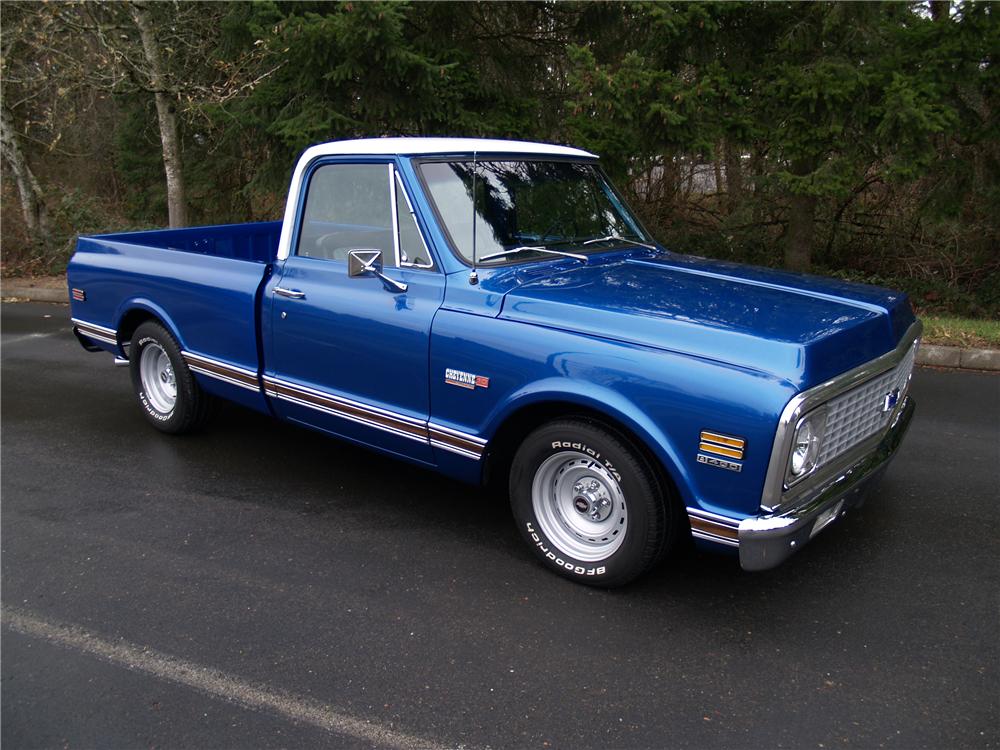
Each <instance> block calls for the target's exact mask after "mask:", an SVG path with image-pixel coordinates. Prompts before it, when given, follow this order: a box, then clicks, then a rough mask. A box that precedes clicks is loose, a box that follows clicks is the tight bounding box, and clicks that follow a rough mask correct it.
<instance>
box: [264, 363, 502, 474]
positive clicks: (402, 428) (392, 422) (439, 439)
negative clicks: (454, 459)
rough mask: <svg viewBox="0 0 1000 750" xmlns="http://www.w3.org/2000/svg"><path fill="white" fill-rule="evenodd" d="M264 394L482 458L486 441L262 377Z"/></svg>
mask: <svg viewBox="0 0 1000 750" xmlns="http://www.w3.org/2000/svg"><path fill="white" fill-rule="evenodd" d="M264 392H265V393H266V394H267V395H268V396H270V397H272V398H277V399H281V400H282V401H287V402H289V403H293V404H297V405H299V406H304V407H306V408H309V409H315V410H316V411H321V412H323V413H324V414H330V415H332V416H335V417H340V418H342V419H347V420H349V421H351V422H356V423H358V424H363V425H365V426H367V427H374V428H375V429H378V430H382V431H384V432H388V433H391V434H393V435H398V436H399V437H404V438H408V439H410V440H415V441H417V442H420V443H429V444H430V445H432V446H434V447H435V448H440V449H441V450H446V451H449V452H451V453H455V454H456V455H459V456H462V457H464V458H470V459H473V460H475V461H478V460H479V459H480V458H482V455H483V451H484V449H485V447H486V440H484V439H483V438H480V437H477V436H476V435H470V434H468V433H465V432H459V431H458V430H453V429H451V428H448V427H442V426H440V425H433V424H430V423H429V422H426V421H424V420H419V419H414V418H413V417H408V416H406V415H405V414H397V413H395V412H391V411H388V410H386V409H380V408H378V407H375V406H369V405H368V404H363V403H361V402H359V401H354V400H352V399H348V398H343V397H342V396H334V395H333V394H330V393H324V392H322V391H318V390H315V389H313V388H308V387H306V386H302V385H298V384H297V383H290V382H288V381H286V380H280V379H278V378H274V377H271V376H268V375H265V376H264Z"/></svg>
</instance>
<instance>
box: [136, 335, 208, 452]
mask: <svg viewBox="0 0 1000 750" xmlns="http://www.w3.org/2000/svg"><path fill="white" fill-rule="evenodd" d="M129 370H130V372H131V375H132V387H133V388H134V389H135V395H136V398H137V399H138V401H139V406H140V407H141V408H142V413H143V414H144V415H145V417H146V419H147V421H149V423H150V424H152V425H153V426H154V427H155V428H156V429H158V430H160V431H162V432H169V433H172V434H180V433H183V432H191V431H192V430H196V429H198V428H199V427H201V426H202V425H203V424H204V423H205V421H206V420H207V419H208V417H209V412H210V410H211V406H212V397H211V396H209V395H208V394H207V393H205V392H204V391H202V390H201V388H200V387H199V386H198V383H197V381H195V379H194V375H192V374H191V370H190V369H188V366H187V363H186V362H185V361H184V357H183V356H182V355H181V348H180V346H179V345H178V344H177V342H176V341H175V340H174V337H173V336H171V335H170V332H169V331H167V329H166V328H164V327H163V326H161V325H160V324H159V323H155V322H153V321H149V322H146V323H143V324H142V325H140V326H139V327H138V328H137V329H136V331H135V334H134V335H133V336H132V343H131V344H130V345H129Z"/></svg>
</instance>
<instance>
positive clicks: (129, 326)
mask: <svg viewBox="0 0 1000 750" xmlns="http://www.w3.org/2000/svg"><path fill="white" fill-rule="evenodd" d="M147 320H155V321H156V322H160V320H159V318H157V317H156V316H155V315H154V314H153V313H151V312H150V311H149V310H129V311H128V312H127V313H125V315H124V316H123V317H122V320H121V323H119V325H118V341H119V342H121V345H122V349H124V350H125V353H126V354H127V353H128V345H129V342H130V341H131V340H132V334H134V333H135V329H136V328H138V327H139V326H141V325H142V324H143V323H145V322H146V321H147Z"/></svg>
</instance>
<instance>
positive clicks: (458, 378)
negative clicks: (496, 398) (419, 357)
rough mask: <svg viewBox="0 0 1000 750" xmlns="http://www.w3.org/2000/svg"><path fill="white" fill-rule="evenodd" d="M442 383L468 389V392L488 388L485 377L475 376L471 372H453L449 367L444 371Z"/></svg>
mask: <svg viewBox="0 0 1000 750" xmlns="http://www.w3.org/2000/svg"><path fill="white" fill-rule="evenodd" d="M444 382H446V383H447V384H448V385H457V386H459V387H460V388H468V389H469V390H475V389H476V388H489V387H490V379H489V378H488V377H486V376H485V375H475V374H473V373H471V372H463V371H462V370H453V369H452V368H450V367H449V368H447V369H446V370H445V371H444Z"/></svg>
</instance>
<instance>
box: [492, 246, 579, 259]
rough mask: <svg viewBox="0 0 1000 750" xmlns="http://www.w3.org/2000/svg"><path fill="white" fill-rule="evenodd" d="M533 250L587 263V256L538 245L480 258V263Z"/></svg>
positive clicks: (516, 248)
mask: <svg viewBox="0 0 1000 750" xmlns="http://www.w3.org/2000/svg"><path fill="white" fill-rule="evenodd" d="M529 250H532V251H534V252H536V253H548V254H549V255H562V256H563V257H566V258H575V259H576V260H582V261H583V262H584V263H586V262H587V256H586V255H580V254H579V253H564V252H563V251H562V250H549V249H548V248H547V247H539V246H538V245H519V246H518V247H512V248H511V249H510V250H504V251H502V252H499V253H490V254H489V255H484V256H483V257H482V258H480V259H479V260H480V261H487V260H492V259H493V258H504V257H506V256H508V255H517V254H518V253H526V252H528V251H529Z"/></svg>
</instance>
